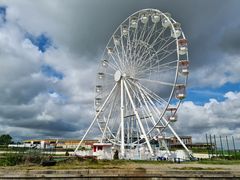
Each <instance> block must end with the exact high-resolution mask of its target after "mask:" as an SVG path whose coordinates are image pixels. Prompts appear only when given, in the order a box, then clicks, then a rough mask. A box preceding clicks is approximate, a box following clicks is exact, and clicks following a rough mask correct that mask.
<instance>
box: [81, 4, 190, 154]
mask: <svg viewBox="0 0 240 180" xmlns="http://www.w3.org/2000/svg"><path fill="white" fill-rule="evenodd" d="M188 66H189V61H188V47H187V40H186V38H185V36H184V33H183V31H182V29H181V24H180V23H178V22H176V21H175V20H174V19H173V18H172V17H171V15H170V14H169V13H162V12H161V11H159V10H157V9H143V10H140V11H137V12H135V13H134V14H132V15H131V16H129V17H128V18H127V19H126V20H124V21H123V22H122V23H121V24H120V25H119V26H118V27H117V29H116V30H115V32H114V33H113V35H112V36H111V38H110V39H109V42H108V44H107V46H106V48H105V50H104V53H103V56H102V58H101V60H100V63H99V68H98V72H97V74H96V76H97V77H96V87H95V101H94V102H95V110H96V115H95V118H94V120H93V121H92V123H91V125H90V126H89V128H88V130H87V131H86V133H85V135H84V136H83V138H82V141H83V139H84V138H85V136H86V135H87V134H88V132H89V130H90V129H91V128H92V126H93V124H94V123H95V122H97V124H98V126H99V128H100V131H101V133H102V138H101V141H102V142H110V143H112V144H113V145H115V146H119V149H120V152H121V155H122V157H124V156H125V152H126V149H128V148H131V147H134V146H136V145H139V144H145V145H146V146H147V147H148V150H149V152H150V153H151V154H152V155H154V152H153V149H152V147H151V140H152V139H154V138H155V139H156V138H158V137H161V136H162V134H163V132H164V131H165V130H166V129H167V128H168V129H169V130H170V131H171V132H172V133H173V135H174V136H175V137H176V138H177V139H178V140H179V142H180V143H181V144H182V146H183V147H184V148H185V150H186V151H187V152H188V153H189V154H190V152H189V150H188V148H187V147H186V146H185V144H184V143H183V142H182V140H181V139H180V138H179V136H178V135H177V133H176V132H175V131H174V129H173V128H172V126H171V125H172V124H173V123H174V122H176V121H177V115H176V112H177V110H178V107H179V105H180V103H181V101H182V100H183V99H184V98H185V89H186V83H187V77H188V73H189V70H188ZM82 141H81V142H80V143H79V145H78V147H77V148H76V150H77V149H78V148H79V146H80V145H81V143H82Z"/></svg>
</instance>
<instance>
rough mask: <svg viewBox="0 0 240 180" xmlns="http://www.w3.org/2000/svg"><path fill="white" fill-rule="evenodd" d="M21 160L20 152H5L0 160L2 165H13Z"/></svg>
mask: <svg viewBox="0 0 240 180" xmlns="http://www.w3.org/2000/svg"><path fill="white" fill-rule="evenodd" d="M22 162H23V154H22V153H6V154H5V158H4V159H3V161H2V165H3V166H15V165H17V164H21V163H22Z"/></svg>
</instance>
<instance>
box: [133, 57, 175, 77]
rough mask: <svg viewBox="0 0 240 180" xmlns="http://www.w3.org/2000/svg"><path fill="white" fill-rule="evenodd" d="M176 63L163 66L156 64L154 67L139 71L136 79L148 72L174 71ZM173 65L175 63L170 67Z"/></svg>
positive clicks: (171, 62)
mask: <svg viewBox="0 0 240 180" xmlns="http://www.w3.org/2000/svg"><path fill="white" fill-rule="evenodd" d="M156 60H157V59H156ZM156 60H154V61H156ZM177 62H178V60H174V61H170V62H168V63H164V64H160V63H157V65H155V66H154V67H152V66H150V67H149V68H145V69H142V70H141V69H139V71H138V73H137V74H136V76H137V77H138V76H141V75H144V74H145V73H148V72H158V73H159V72H164V71H169V70H173V69H176V68H177V65H176V64H177ZM173 63H175V64H174V65H172V64H173ZM171 65H172V66H171Z"/></svg>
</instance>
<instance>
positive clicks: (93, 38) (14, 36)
mask: <svg viewBox="0 0 240 180" xmlns="http://www.w3.org/2000/svg"><path fill="white" fill-rule="evenodd" d="M239 7H240V1H238V0H235V1H234V0H229V1H227V2H226V1H223V0H211V1H209V0H201V1H192V0H178V1H177V0H131V1H128V0H121V1H120V0H118V1H117V0H51V1H49V0H39V1H32V0H21V1H19V0H1V1H0V134H3V133H9V134H10V135H12V136H13V137H14V139H15V140H22V139H28V138H80V137H81V136H82V135H83V133H84V131H85V130H86V128H87V127H88V126H89V124H90V122H91V120H92V119H93V116H94V107H93V100H94V85H95V84H94V83H95V74H96V71H97V66H98V63H99V59H100V58H101V54H102V51H103V50H104V48H105V46H106V44H107V42H108V39H109V38H110V36H111V34H112V32H113V31H114V30H115V29H116V28H117V26H118V25H119V24H120V23H121V22H122V21H123V20H124V19H126V18H127V17H128V16H129V15H131V14H132V13H134V12H135V11H137V10H140V9H143V8H155V9H159V10H161V11H163V12H170V13H171V14H172V17H173V18H174V19H175V20H176V21H179V22H181V24H182V28H183V30H184V32H185V35H186V37H187V38H188V40H189V55H190V61H191V67H190V76H189V84H188V97H187V99H186V100H185V102H184V103H183V104H182V106H181V108H180V110H179V121H178V122H177V123H176V124H175V126H174V127H175V129H176V131H177V132H178V133H179V134H180V135H192V136H193V138H194V140H195V141H200V140H203V139H204V135H205V134H206V133H212V134H216V135H220V134H221V135H234V136H235V137H238V138H240V18H239V17H240V11H239Z"/></svg>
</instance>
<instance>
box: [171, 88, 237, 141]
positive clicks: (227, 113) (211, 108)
mask: <svg viewBox="0 0 240 180" xmlns="http://www.w3.org/2000/svg"><path fill="white" fill-rule="evenodd" d="M224 97H225V100H224V101H217V100H216V99H210V100H209V102H207V103H205V104H203V105H196V104H194V103H193V102H191V101H186V102H184V103H183V104H182V106H181V107H180V110H179V113H178V115H179V121H178V122H177V123H176V124H175V126H174V127H175V128H176V131H177V132H179V133H180V134H181V135H185V134H190V135H192V136H193V137H194V140H195V141H205V139H204V138H205V136H204V135H205V134H216V135H222V136H226V135H234V136H236V137H237V138H239V137H240V128H239V127H240V121H239V118H240V109H239V107H240V92H231V91H230V92H227V93H226V94H225V95H224Z"/></svg>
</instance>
